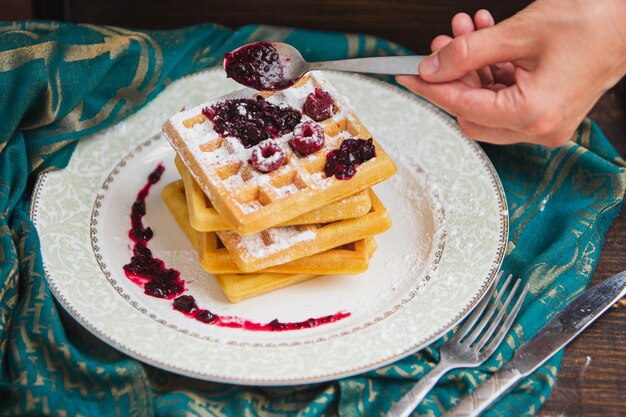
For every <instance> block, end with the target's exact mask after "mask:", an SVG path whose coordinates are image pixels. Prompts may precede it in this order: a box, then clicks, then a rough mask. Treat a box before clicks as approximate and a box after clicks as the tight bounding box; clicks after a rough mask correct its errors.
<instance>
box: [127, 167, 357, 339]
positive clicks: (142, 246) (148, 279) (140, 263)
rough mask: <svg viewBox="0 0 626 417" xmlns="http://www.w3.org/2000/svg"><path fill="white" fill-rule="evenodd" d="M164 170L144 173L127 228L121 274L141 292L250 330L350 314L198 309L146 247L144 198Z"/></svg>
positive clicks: (200, 317) (196, 315) (300, 325)
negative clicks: (248, 314) (259, 315)
mask: <svg viewBox="0 0 626 417" xmlns="http://www.w3.org/2000/svg"><path fill="white" fill-rule="evenodd" d="M164 171H165V167H164V166H163V164H159V165H158V166H157V167H156V168H155V169H154V171H152V172H151V173H150V175H148V179H147V182H146V184H145V185H144V186H143V187H142V188H141V190H140V191H139V192H138V193H137V197H136V198H135V201H134V202H133V205H132V208H131V213H130V224H131V228H130V230H129V231H128V237H129V238H130V240H131V241H132V242H133V256H132V258H131V260H130V262H129V263H127V264H126V265H124V267H123V269H124V274H125V275H126V277H127V278H128V279H129V280H130V281H131V282H133V283H135V284H136V285H138V286H140V287H143V289H144V293H145V294H147V295H149V296H152V297H157V298H165V299H169V300H173V301H172V308H173V309H174V310H177V311H179V312H181V313H183V314H185V315H186V316H187V317H190V318H193V319H195V320H197V321H199V322H202V323H207V324H211V325H214V326H219V327H229V328H235V329H243V330H252V331H266V332H279V331H287V330H300V329H306V328H312V327H317V326H320V325H323V324H329V323H333V322H336V321H339V320H342V319H344V318H346V317H349V316H350V313H349V312H345V311H341V312H338V313H335V314H329V315H326V316H322V317H316V318H309V319H307V320H303V321H299V322H282V321H279V320H278V319H274V320H272V321H270V322H269V323H259V322H255V321H252V320H248V319H244V318H240V317H236V316H221V315H219V314H215V313H212V312H211V311H209V310H208V309H204V308H199V307H198V305H197V304H196V300H195V298H194V297H193V296H192V295H187V294H183V293H184V292H186V288H185V281H184V280H183V279H182V278H181V277H180V272H179V271H177V270H175V269H172V268H167V267H166V266H165V262H163V261H162V260H161V259H158V258H155V257H154V255H153V254H152V251H151V250H150V249H148V242H149V241H150V240H151V239H152V238H153V237H154V232H153V231H152V229H151V228H150V227H145V226H144V224H143V217H144V216H145V215H146V198H147V197H148V194H149V192H150V189H151V188H152V186H153V185H154V184H156V183H157V182H159V180H160V179H161V176H162V175H163V172H164Z"/></svg>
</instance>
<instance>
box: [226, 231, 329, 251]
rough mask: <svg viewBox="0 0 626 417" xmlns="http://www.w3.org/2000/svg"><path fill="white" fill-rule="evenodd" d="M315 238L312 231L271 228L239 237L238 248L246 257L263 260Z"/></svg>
mask: <svg viewBox="0 0 626 417" xmlns="http://www.w3.org/2000/svg"><path fill="white" fill-rule="evenodd" d="M230 233H232V232H230ZM264 233H265V234H267V235H269V239H271V243H269V244H268V242H267V239H268V237H264V236H263V234H264ZM267 235H266V236H267ZM316 236H317V234H316V233H315V232H314V231H313V230H312V229H306V230H299V229H298V228H297V227H296V226H285V227H273V228H271V229H267V230H266V231H264V232H261V233H254V234H251V235H247V236H240V237H239V239H240V240H239V246H240V247H242V248H244V249H245V251H246V253H247V256H250V257H253V258H258V259H263V258H266V257H267V256H268V255H271V254H273V253H277V252H280V251H283V250H285V249H288V248H291V247H292V246H294V245H296V244H298V243H301V242H306V241H308V240H313V239H315V237H316Z"/></svg>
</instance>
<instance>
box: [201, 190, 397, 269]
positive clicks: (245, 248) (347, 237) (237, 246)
mask: <svg viewBox="0 0 626 417" xmlns="http://www.w3.org/2000/svg"><path fill="white" fill-rule="evenodd" d="M369 192H370V199H371V200H372V207H371V208H370V211H369V212H368V213H367V214H365V215H363V216H361V217H356V218H353V219H347V220H340V221H336V222H333V223H326V224H316V225H302V226H280V227H272V228H270V229H266V230H263V231H261V232H259V233H254V234H251V235H246V236H241V235H239V234H237V233H235V232H233V231H218V232H215V234H216V235H217V236H218V237H219V239H220V241H221V242H222V243H223V245H224V246H225V247H226V249H227V250H228V252H229V253H230V254H231V255H232V256H233V259H234V261H235V263H236V264H237V266H238V267H239V268H240V269H241V270H242V271H244V272H253V271H259V270H261V269H266V268H269V267H272V266H275V265H281V264H284V263H287V262H291V261H293V260H296V259H301V258H305V257H308V256H311V255H313V254H316V253H320V252H324V251H327V250H329V249H332V248H335V247H338V246H341V245H345V244H347V243H350V242H352V241H354V240H355V239H357V240H359V239H364V238H366V237H368V236H373V235H376V234H379V233H382V232H384V231H385V230H387V229H389V227H391V219H390V218H389V214H388V212H387V210H386V209H385V207H384V206H383V204H382V203H381V201H380V200H379V199H378V197H376V195H375V194H374V192H373V191H372V190H371V189H370V191H369ZM199 244H200V248H202V246H203V242H202V240H200V242H199ZM201 250H202V249H201Z"/></svg>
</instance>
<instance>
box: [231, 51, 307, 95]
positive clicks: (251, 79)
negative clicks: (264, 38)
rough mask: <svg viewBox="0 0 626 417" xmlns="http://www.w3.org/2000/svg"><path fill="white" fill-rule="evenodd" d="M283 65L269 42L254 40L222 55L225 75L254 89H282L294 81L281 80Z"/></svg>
mask: <svg viewBox="0 0 626 417" xmlns="http://www.w3.org/2000/svg"><path fill="white" fill-rule="evenodd" d="M284 68H285V67H284V65H283V64H282V63H281V62H280V55H279V54H278V51H277V50H276V48H274V46H273V45H272V44H271V43H270V42H254V43H251V44H248V45H244V46H242V47H241V48H238V49H235V50H234V51H232V52H229V53H227V54H225V55H224V70H225V71H226V76H227V77H228V78H232V79H233V80H235V81H237V82H238V83H239V84H243V85H245V86H246V87H250V88H254V89H255V90H283V89H285V88H287V87H289V86H291V85H293V83H294V82H295V80H294V81H285V80H283V71H284Z"/></svg>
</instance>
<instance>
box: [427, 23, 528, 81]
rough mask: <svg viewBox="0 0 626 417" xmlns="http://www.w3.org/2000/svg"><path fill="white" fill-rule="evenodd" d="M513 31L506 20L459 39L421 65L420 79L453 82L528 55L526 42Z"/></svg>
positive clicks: (455, 39)
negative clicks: (490, 66)
mask: <svg viewBox="0 0 626 417" xmlns="http://www.w3.org/2000/svg"><path fill="white" fill-rule="evenodd" d="M511 32H512V30H511V28H510V25H508V24H506V21H505V22H501V23H500V24H498V25H496V26H493V27H490V28H485V29H480V30H477V31H475V32H470V33H467V34H464V35H461V36H459V37H456V38H454V39H453V40H452V41H451V42H450V43H448V44H447V45H446V46H444V47H443V48H441V49H439V50H438V51H436V52H434V53H433V54H431V55H430V56H429V57H428V58H427V59H426V60H424V61H423V62H422V63H421V64H420V67H419V70H420V76H421V77H422V78H423V79H424V80H426V81H430V82H447V81H453V80H457V79H459V78H461V77H463V76H464V75H466V74H467V73H468V72H471V71H476V70H478V69H479V68H482V67H486V66H488V65H493V64H498V63H501V62H506V61H513V60H515V59H518V58H520V57H522V56H524V54H525V53H526V51H527V49H528V47H527V46H526V45H525V44H526V43H527V41H526V40H525V39H526V38H525V37H523V36H519V34H513V33H511Z"/></svg>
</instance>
